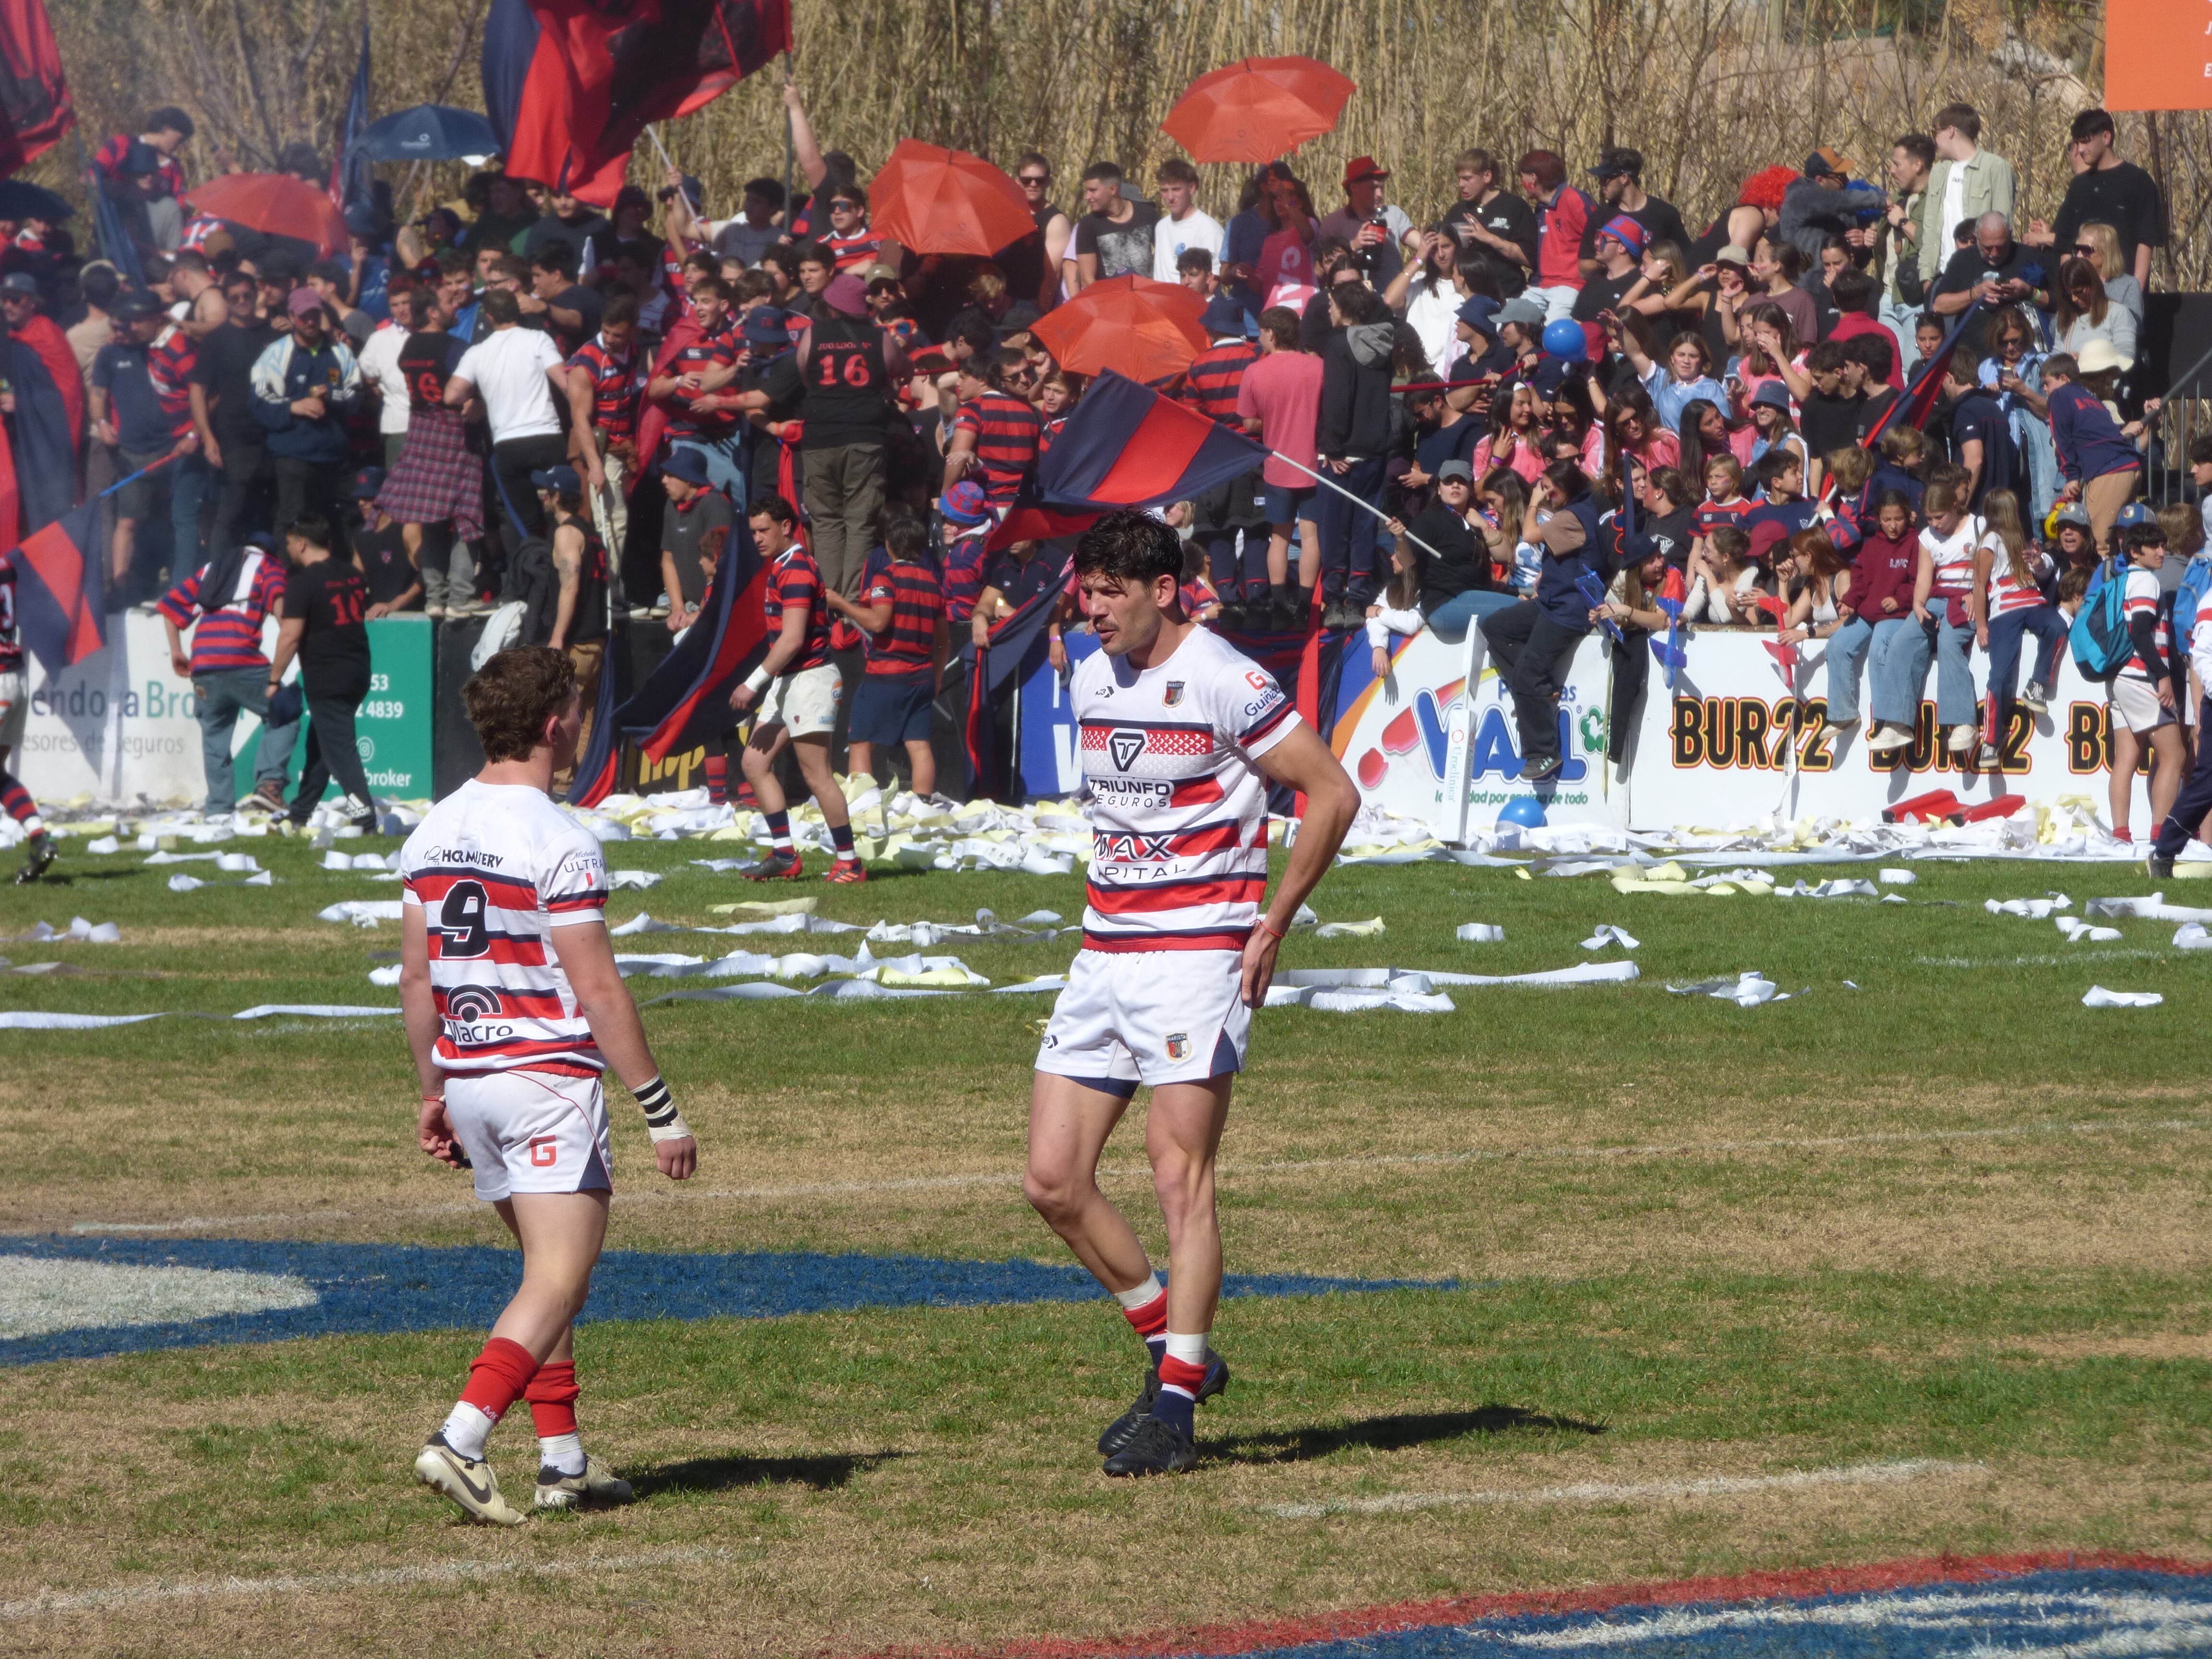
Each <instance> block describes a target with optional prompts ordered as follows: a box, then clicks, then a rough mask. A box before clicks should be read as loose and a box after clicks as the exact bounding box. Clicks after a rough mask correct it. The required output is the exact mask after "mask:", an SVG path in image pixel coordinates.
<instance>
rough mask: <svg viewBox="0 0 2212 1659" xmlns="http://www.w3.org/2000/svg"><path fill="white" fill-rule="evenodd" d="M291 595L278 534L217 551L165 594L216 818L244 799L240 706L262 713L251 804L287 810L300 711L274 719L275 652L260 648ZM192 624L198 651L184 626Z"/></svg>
mask: <svg viewBox="0 0 2212 1659" xmlns="http://www.w3.org/2000/svg"><path fill="white" fill-rule="evenodd" d="M283 599H284V560H283V556H282V555H281V554H279V553H278V552H277V550H276V541H275V538H272V537H270V536H267V535H264V534H255V535H252V536H248V537H247V538H246V545H245V546H244V547H242V548H240V549H239V550H236V551H235V552H234V553H229V554H218V555H217V556H216V557H214V558H212V559H210V560H209V561H208V562H207V563H205V564H204V565H202V566H201V567H200V568H198V569H197V570H195V571H194V572H193V573H192V574H191V575H189V576H187V577H185V579H184V580H182V581H180V582H179V583H178V584H177V585H176V586H174V587H173V588H171V589H170V590H169V591H168V592H167V593H164V594H163V595H162V596H161V604H160V606H159V609H160V611H161V622H162V624H163V626H164V627H166V628H167V629H168V634H169V663H170V665H171V666H172V667H173V668H174V669H175V670H176V671H177V675H178V677H179V678H183V679H189V680H191V683H192V696H193V698H194V699H195V706H194V710H193V712H194V713H195V714H197V716H198V718H199V722H200V759H201V762H202V763H203V764H204V766H205V767H206V769H207V799H206V800H205V801H204V803H203V805H202V808H201V810H202V811H204V812H205V813H206V814H207V815H208V816H209V817H222V816H223V815H224V814H226V813H228V812H229V811H231V809H232V808H233V806H234V805H236V803H237V799H238V786H237V783H236V781H235V777H234V770H233V767H232V763H231V744H230V734H231V728H232V727H234V726H236V725H237V724H238V716H239V713H240V710H244V711H246V712H247V713H249V714H258V715H259V716H261V718H262V720H263V725H262V728H261V747H260V749H259V750H258V753H257V754H256V755H255V757H254V766H253V793H252V797H251V798H250V804H251V805H254V806H255V807H257V808H259V809H260V810H262V811H270V812H282V811H285V810H286V806H285V801H284V771H285V763H286V762H287V761H289V759H290V758H291V755H292V739H293V738H294V737H295V735H296V734H297V733H298V732H299V728H300V717H299V715H298V714H297V713H296V712H295V714H293V715H292V717H291V719H290V720H287V721H285V722H284V723H283V724H282V725H278V724H275V723H273V722H271V721H270V719H269V687H268V680H269V659H268V658H266V657H264V655H262V654H261V633H262V624H263V623H264V622H266V621H267V620H268V619H269V618H270V616H272V615H273V614H275V613H276V611H277V610H278V609H279V607H280V606H281V605H283ZM187 628H190V629H191V630H192V648H191V656H189V657H187V656H186V655H185V641H184V630H185V629H187Z"/></svg>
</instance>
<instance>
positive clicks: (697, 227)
mask: <svg viewBox="0 0 2212 1659" xmlns="http://www.w3.org/2000/svg"><path fill="white" fill-rule="evenodd" d="M645 131H646V136H647V137H649V138H651V139H652V140H653V149H654V150H655V151H656V152H657V153H658V154H659V156H660V165H661V166H663V167H666V168H667V169H668V170H669V171H670V172H671V173H674V174H675V175H676V193H677V194H678V196H681V197H683V198H684V211H685V212H687V213H689V214H690V216H691V228H692V229H693V231H695V232H696V233H698V240H699V246H702V247H704V246H706V245H707V237H706V229H707V227H706V224H705V222H704V221H702V219H701V218H700V217H699V204H697V203H696V202H695V201H693V200H692V199H691V192H690V191H688V190H686V189H684V172H683V169H682V168H680V167H678V166H677V165H676V163H675V162H673V161H670V160H669V159H668V151H667V149H666V148H665V146H664V145H663V144H662V143H661V142H660V128H659V124H658V123H656V124H654V125H652V126H648V127H647V128H646V130H645Z"/></svg>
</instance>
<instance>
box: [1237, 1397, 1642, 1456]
mask: <svg viewBox="0 0 2212 1659" xmlns="http://www.w3.org/2000/svg"><path fill="white" fill-rule="evenodd" d="M1521 1431H1535V1432H1538V1433H1549V1434H1586V1435H1595V1434H1603V1433H1604V1432H1605V1431H1606V1428H1605V1425H1604V1424H1602V1423H1585V1422H1583V1420H1582V1419H1579V1418H1574V1417H1559V1416H1554V1415H1553V1414H1552V1413H1548V1412H1532V1411H1529V1410H1528V1409H1527V1408H1525V1407H1520V1406H1479V1407H1476V1408H1475V1409H1474V1410H1473V1411H1469V1412H1405V1413H1400V1414H1398V1415H1396V1416H1395V1417H1367V1418H1362V1419H1359V1421H1358V1422H1356V1423H1335V1424H1330V1425H1328V1426H1326V1427H1316V1428H1304V1429H1284V1430H1280V1431H1276V1432H1273V1433H1262V1434H1240V1435H1232V1436H1231V1437H1228V1438H1227V1439H1224V1440H1216V1441H1209V1442H1207V1443H1206V1445H1205V1448H1204V1449H1205V1451H1206V1455H1207V1456H1209V1457H1211V1458H1217V1459H1219V1460H1220V1461H1221V1462H1229V1463H1304V1462H1310V1461H1311V1460H1312V1459H1314V1458H1316V1457H1327V1456H1328V1455H1329V1454H1330V1453H1332V1452H1340V1451H1342V1450H1344V1449H1346V1447H1348V1446H1366V1447H1370V1448H1372V1449H1374V1450H1376V1451H1402V1450H1404V1449H1406V1448H1407V1447H1408V1446H1425V1445H1428V1444H1430V1443H1432V1442H1434V1441H1438V1440H1456V1439H1457V1438H1459V1437H1460V1436H1462V1435H1464V1434H1509V1433H1514V1432H1521Z"/></svg>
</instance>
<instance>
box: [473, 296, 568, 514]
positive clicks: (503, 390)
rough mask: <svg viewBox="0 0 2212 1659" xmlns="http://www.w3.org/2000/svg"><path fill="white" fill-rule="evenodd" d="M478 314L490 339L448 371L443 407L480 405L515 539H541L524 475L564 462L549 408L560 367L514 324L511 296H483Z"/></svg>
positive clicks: (543, 337) (540, 339) (550, 348)
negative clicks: (484, 323)
mask: <svg viewBox="0 0 2212 1659" xmlns="http://www.w3.org/2000/svg"><path fill="white" fill-rule="evenodd" d="M483 315H484V318H485V319H486V320H487V321H488V322H489V324H490V325H491V332H490V334H489V336H488V337H486V338H485V339H484V340H483V342H481V343H478V344H477V345H472V346H471V347H470V348H469V349H467V350H466V351H465V352H463V353H462V354H461V360H460V362H458V363H456V364H454V365H453V374H452V376H451V377H450V378H449V379H448V380H447V382H446V395H445V404H446V407H447V408H448V409H464V408H465V407H466V406H467V405H468V404H469V403H470V401H471V399H472V398H473V399H477V400H480V401H481V402H482V404H483V411H484V421H485V424H486V425H487V426H488V427H489V428H490V431H491V470H492V480H493V483H494V484H495V486H496V488H497V489H498V492H499V496H500V502H501V507H503V508H504V509H505V511H506V513H507V520H508V523H509V525H510V526H511V527H512V530H513V534H514V536H515V538H516V540H517V541H523V540H527V539H528V538H532V537H534V536H543V535H544V533H545V513H544V508H543V507H541V506H540V505H539V502H538V492H537V491H536V489H533V488H532V485H531V483H530V475H531V474H532V473H533V472H536V471H540V470H541V469H543V468H545V467H549V466H558V465H561V464H562V463H563V462H564V461H566V460H567V459H568V439H567V438H566V437H565V436H564V435H562V431H561V417H560V415H559V413H558V410H557V408H556V404H555V402H554V398H555V397H556V394H557V395H558V396H559V397H561V398H562V399H564V400H565V398H567V396H568V387H567V386H566V384H565V383H564V377H565V375H566V373H567V366H566V365H565V364H564V363H563V362H562V359H561V349H560V347H558V346H557V345H556V344H555V343H553V337H552V336H551V335H550V334H546V333H543V332H541V331H538V330H537V329H532V328H524V327H522V326H521V322H522V307H521V304H520V301H518V300H517V299H516V298H515V296H514V295H512V294H509V293H507V292H506V291H505V290H504V289H493V290H492V291H491V292H490V293H489V294H487V295H484V297H483Z"/></svg>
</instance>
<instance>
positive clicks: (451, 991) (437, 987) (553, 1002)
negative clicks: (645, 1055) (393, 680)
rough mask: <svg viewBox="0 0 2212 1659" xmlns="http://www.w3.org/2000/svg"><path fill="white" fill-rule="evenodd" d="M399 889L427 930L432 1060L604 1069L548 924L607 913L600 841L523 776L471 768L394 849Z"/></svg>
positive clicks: (500, 1067) (447, 1065)
mask: <svg viewBox="0 0 2212 1659" xmlns="http://www.w3.org/2000/svg"><path fill="white" fill-rule="evenodd" d="M399 872H400V878H401V880H402V882H403V883H404V888H403V891H402V900H403V902H405V903H408V904H412V905H419V906H420V907H421V908H422V911H423V920H424V922H425V923H426V925H427V926H428V930H429V945H430V989H431V995H432V996H433V998H434V999H435V1001H436V1003H437V1008H438V1022H439V1026H440V1030H439V1034H438V1043H437V1048H436V1058H437V1063H438V1066H439V1069H440V1070H441V1071H447V1072H464V1073H468V1072H506V1071H515V1070H520V1069H523V1068H529V1069H531V1070H534V1071H546V1072H561V1073H568V1075H570V1076H580V1075H584V1074H587V1073H597V1072H602V1071H605V1069H606V1060H605V1059H604V1058H603V1057H602V1056H601V1054H600V1053H599V1043H598V1042H597V1041H596V1040H594V1039H593V1037H592V1027H591V1022H590V1021H588V1020H586V1018H584V1011H583V1009H582V1008H581V1006H579V1005H578V1003H577V1001H576V994H575V992H574V989H572V988H571V987H570V986H569V984H568V975H567V974H566V973H564V972H562V968H561V963H560V959H559V958H558V957H556V956H555V955H554V954H553V929H555V928H556V927H573V926H574V925H576V924H578V923H580V922H587V921H605V919H606V904H607V867H606V860H605V859H604V858H603V857H602V856H601V854H600V853H599V842H598V841H597V839H595V838H594V837H593V836H592V834H591V832H590V831H589V830H587V829H584V828H583V827H582V826H581V825H580V824H578V823H575V822H574V820H573V819H571V818H569V817H568V816H567V815H566V814H564V813H563V812H562V811H561V809H560V808H559V807H557V806H556V805H553V803H552V802H551V801H550V799H547V798H546V796H545V793H544V791H543V790H538V789H533V788H531V787H528V786H527V785H523V784H488V783H481V782H478V781H477V780H476V779H474V778H471V779H470V780H469V781H468V782H466V783H465V784H463V785H462V786H461V787H459V789H456V790H455V791H454V792H453V793H452V794H450V795H448V796H447V797H446V799H443V800H441V801H440V802H439V803H438V804H437V805H435V806H434V807H432V808H431V809H430V811H429V813H428V816H426V817H424V818H423V820H422V823H420V824H419V825H417V826H416V830H415V833H414V834H413V835H411V836H408V837H407V844H406V846H405V847H404V848H401V849H400V854H399Z"/></svg>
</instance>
